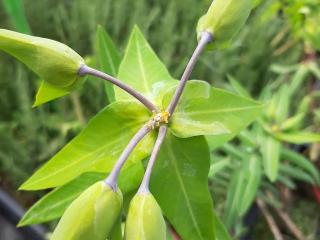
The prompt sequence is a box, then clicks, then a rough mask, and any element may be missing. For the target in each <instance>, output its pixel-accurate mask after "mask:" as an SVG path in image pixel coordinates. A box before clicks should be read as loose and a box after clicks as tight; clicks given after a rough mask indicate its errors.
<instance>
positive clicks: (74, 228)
mask: <svg viewBox="0 0 320 240" xmlns="http://www.w3.org/2000/svg"><path fill="white" fill-rule="evenodd" d="M122 201H123V199H122V194H121V192H120V190H118V191H117V192H114V191H113V190H112V189H111V188H110V187H109V186H108V185H107V184H106V183H105V182H103V181H100V182H97V183H95V184H93V185H92V186H91V187H89V188H88V189H87V190H85V191H84V192H83V193H82V194H81V195H80V196H79V197H78V198H77V199H76V200H74V201H73V202H72V203H71V205H70V206H69V207H68V208H67V210H66V211H65V213H64V215H63V216H62V218H61V220H60V222H59V224H58V226H57V227H56V229H55V230H54V232H53V235H52V237H51V240H88V239H94V240H106V239H107V237H108V235H109V234H110V232H111V230H112V228H113V226H114V224H115V223H116V222H117V220H118V219H119V216H120V212H121V208H122Z"/></svg>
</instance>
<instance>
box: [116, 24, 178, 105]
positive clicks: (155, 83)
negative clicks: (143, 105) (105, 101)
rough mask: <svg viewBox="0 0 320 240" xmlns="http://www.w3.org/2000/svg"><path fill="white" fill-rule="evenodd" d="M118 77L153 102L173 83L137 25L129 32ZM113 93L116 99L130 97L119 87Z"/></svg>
mask: <svg viewBox="0 0 320 240" xmlns="http://www.w3.org/2000/svg"><path fill="white" fill-rule="evenodd" d="M118 78H119V79H120V80H121V81H124V82H125V83H127V84H130V86H132V87H133V88H134V89H136V90H137V91H138V92H140V93H142V94H143V95H145V96H146V97H147V98H148V99H149V100H151V101H153V102H155V103H160V101H161V99H162V93H163V91H165V90H167V88H168V86H171V85H172V84H174V83H175V81H174V80H173V79H172V77H171V76H170V74H169V72H168V70H167V69H166V67H165V66H164V65H163V63H162V62H161V61H160V60H159V58H158V57H157V55H156V54H155V53H154V51H153V50H152V49H151V47H150V45H149V44H148V42H147V41H146V40H145V38H144V37H143V34H142V33H141V31H140V30H139V29H138V27H135V28H134V29H133V32H132V34H131V37H130V40H129V43H128V46H127V49H126V52H125V56H124V58H123V60H122V62H121V64H120V68H119V74H118ZM115 93H116V99H117V100H123V99H132V97H131V96H130V95H128V94H127V93H125V92H124V91H122V90H120V89H115Z"/></svg>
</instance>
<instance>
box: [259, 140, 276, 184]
mask: <svg viewBox="0 0 320 240" xmlns="http://www.w3.org/2000/svg"><path fill="white" fill-rule="evenodd" d="M261 146H262V149H261V151H262V156H263V167H264V172H265V174H266V175H267V177H268V178H269V180H270V181H272V182H274V181H275V180H276V179H277V176H278V171H279V160H280V150H281V143H280V142H279V141H278V140H276V139H274V138H273V137H272V136H265V137H264V138H263V142H262V143H261Z"/></svg>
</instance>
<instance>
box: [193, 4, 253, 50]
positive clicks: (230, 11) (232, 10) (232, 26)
mask: <svg viewBox="0 0 320 240" xmlns="http://www.w3.org/2000/svg"><path fill="white" fill-rule="evenodd" d="M252 8H253V2H252V0H214V1H213V2H212V3H211V6H210V8H209V10H208V12H207V14H205V15H204V16H203V17H202V18H200V20H199V23H198V27H197V32H198V38H200V35H201V33H202V32H204V31H207V32H210V33H212V34H213V38H214V41H212V43H211V44H210V45H209V47H211V48H215V47H222V46H224V45H225V44H226V43H227V42H228V41H229V40H231V38H232V37H233V36H234V35H235V34H236V33H237V32H238V31H239V30H240V28H241V27H242V26H243V24H244V23H245V22H246V20H247V18H248V16H249V14H250V11H251V9H252Z"/></svg>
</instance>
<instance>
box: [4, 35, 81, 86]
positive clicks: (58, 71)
mask: <svg viewBox="0 0 320 240" xmlns="http://www.w3.org/2000/svg"><path fill="white" fill-rule="evenodd" d="M0 50H3V51H5V52H7V53H8V54H10V55H12V56H13V57H15V58H17V59H18V60H19V61H21V62H23V63H24V64H25V65H27V66H28V67H29V68H30V69H31V70H32V71H34V72H35V73H36V74H38V75H39V77H40V78H41V79H43V80H45V81H46V82H48V83H49V84H51V85H52V86H55V87H60V88H70V87H71V86H72V85H74V84H75V83H76V81H77V80H78V79H79V78H80V76H79V75H78V71H79V69H80V67H81V65H82V64H84V60H83V59H82V57H81V56H79V55H78V54H77V53H76V52H75V51H73V50H72V49H71V48H69V47H68V46H66V45H64V44H62V43H60V42H57V41H53V40H50V39H45V38H40V37H33V36H29V35H26V34H22V33H17V32H13V31H9V30H6V29H0Z"/></svg>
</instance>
